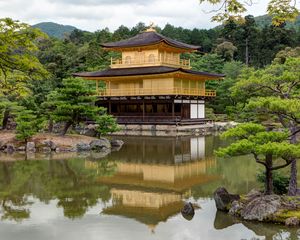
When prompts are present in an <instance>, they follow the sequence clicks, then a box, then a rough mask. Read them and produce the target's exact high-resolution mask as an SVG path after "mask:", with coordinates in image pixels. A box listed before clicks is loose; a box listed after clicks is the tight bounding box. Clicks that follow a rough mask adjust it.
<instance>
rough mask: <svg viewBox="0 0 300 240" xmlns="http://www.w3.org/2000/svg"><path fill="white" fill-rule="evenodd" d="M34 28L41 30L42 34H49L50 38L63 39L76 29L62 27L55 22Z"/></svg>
mask: <svg viewBox="0 0 300 240" xmlns="http://www.w3.org/2000/svg"><path fill="white" fill-rule="evenodd" d="M32 27H34V28H39V29H40V30H41V31H42V32H44V33H46V34H48V35H49V36H50V37H56V38H60V39H63V38H64V36H65V35H67V34H70V33H71V32H72V31H73V30H74V29H77V28H76V27H74V26H70V25H62V24H58V23H54V22H41V23H38V24H35V25H33V26H32Z"/></svg>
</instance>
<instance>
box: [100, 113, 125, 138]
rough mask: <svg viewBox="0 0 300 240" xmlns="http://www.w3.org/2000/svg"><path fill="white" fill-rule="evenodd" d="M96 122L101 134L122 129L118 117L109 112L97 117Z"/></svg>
mask: <svg viewBox="0 0 300 240" xmlns="http://www.w3.org/2000/svg"><path fill="white" fill-rule="evenodd" d="M96 124H97V125H98V126H97V128H96V131H97V133H98V134H99V135H100V136H102V135H106V134H108V133H113V132H117V131H119V130H120V128H119V126H118V124H117V122H116V119H115V118H114V117H113V116H111V115H108V114H103V115H101V116H99V117H97V119H96Z"/></svg>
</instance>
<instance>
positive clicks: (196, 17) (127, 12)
mask: <svg viewBox="0 0 300 240" xmlns="http://www.w3.org/2000/svg"><path fill="white" fill-rule="evenodd" d="M267 3H268V0H255V3H254V4H253V5H252V6H251V7H248V10H249V11H248V13H249V14H252V15H254V16H258V15H262V14H265V13H266V6H267ZM215 8H216V7H215ZM215 8H214V7H213V6H210V5H208V4H201V5H200V4H199V0H0V18H2V17H10V18H13V19H15V20H20V21H23V22H27V23H29V24H35V23H39V22H48V21H51V22H56V23H60V24H64V25H73V26H75V27H77V28H80V29H83V30H88V31H95V30H98V29H102V28H104V27H108V28H109V29H110V30H115V29H116V28H118V27H119V26H120V25H122V24H123V25H125V26H127V27H133V26H134V25H136V23H138V22H144V23H146V24H149V23H151V22H154V23H155V25H158V26H160V27H163V26H164V25H165V24H167V23H170V24H172V25H175V26H182V27H185V28H190V29H191V28H194V27H196V28H211V27H213V26H216V25H217V24H216V23H211V22H210V18H211V15H212V14H208V12H209V11H210V10H213V9H215Z"/></svg>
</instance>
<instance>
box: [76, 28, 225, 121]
mask: <svg viewBox="0 0 300 240" xmlns="http://www.w3.org/2000/svg"><path fill="white" fill-rule="evenodd" d="M102 47H103V48H105V49H107V50H110V51H117V52H119V53H120V54H121V57H120V59H111V64H110V68H109V69H106V70H104V71H97V72H82V73H76V74H74V76H77V77H83V78H85V79H87V80H92V81H95V85H96V91H97V93H98V95H99V97H98V101H97V105H99V106H103V107H106V108H107V110H108V113H109V114H112V115H114V116H116V117H117V120H118V123H119V124H130V123H134V124H195V123H201V122H204V120H205V101H206V100H207V99H210V98H212V97H215V96H216V92H215V91H213V90H207V89H206V88H205V82H206V81H209V80H218V79H222V78H223V77H224V75H221V74H214V73H207V72H199V71H194V70H191V64H190V60H189V59H182V58H181V54H183V53H191V52H195V51H198V50H199V49H200V47H199V46H194V45H190V44H186V43H182V42H179V41H176V40H173V39H170V38H168V37H165V36H163V35H161V34H159V33H157V32H156V31H155V30H154V28H152V27H150V28H149V29H147V30H146V31H145V32H142V33H140V34H138V35H136V36H134V37H132V38H129V39H127V40H122V41H118V42H112V43H105V44H102ZM100 82H104V83H105V87H104V88H103V87H100V86H102V85H103V84H100Z"/></svg>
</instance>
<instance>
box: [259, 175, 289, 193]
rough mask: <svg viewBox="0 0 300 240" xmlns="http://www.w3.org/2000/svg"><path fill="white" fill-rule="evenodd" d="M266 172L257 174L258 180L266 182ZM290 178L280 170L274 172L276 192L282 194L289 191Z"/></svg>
mask: <svg viewBox="0 0 300 240" xmlns="http://www.w3.org/2000/svg"><path fill="white" fill-rule="evenodd" d="M265 178H266V175H265V172H261V173H259V174H257V181H259V182H260V183H265ZM289 180H290V178H289V177H287V176H285V175H283V174H282V173H279V172H274V173H273V187H274V192H275V193H276V194H279V195H282V194H286V193H287V192H288V187H289Z"/></svg>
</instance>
